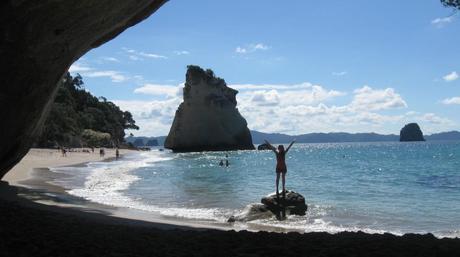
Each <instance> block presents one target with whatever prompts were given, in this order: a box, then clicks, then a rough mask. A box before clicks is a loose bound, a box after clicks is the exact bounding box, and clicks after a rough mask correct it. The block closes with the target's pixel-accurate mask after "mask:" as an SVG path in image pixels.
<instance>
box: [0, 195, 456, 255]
mask: <svg viewBox="0 0 460 257" xmlns="http://www.w3.org/2000/svg"><path fill="white" fill-rule="evenodd" d="M35 205H36V204H35ZM0 210H2V211H1V215H0V228H1V229H0V238H1V243H0V255H1V256H15V257H20V256H33V257H53V256H66V257H73V256H78V257H80V256H88V257H92V256H97V257H100V256H132V257H137V256H162V257H169V256H176V257H180V256H187V257H188V256H200V257H206V256H213V257H215V256H267V257H275V256H283V257H299V256H318V257H319V256H322V257H325V256H340V257H348V256H354V257H369V256H372V257H389V256H391V257H406V256H407V257H415V256H423V257H431V256H447V257H450V256H452V257H453V256H460V240H459V239H437V238H435V237H434V236H432V235H430V234H427V235H414V234H408V235H404V236H394V235H391V234H382V235H380V234H373V235H371V234H366V233H362V232H357V233H356V232H343V233H338V234H334V235H332V234H328V233H324V232H323V233H307V234H300V233H296V232H290V233H274V232H271V233H269V232H257V233H255V232H247V231H240V232H235V231H220V230H207V229H205V230H197V229H192V228H185V227H182V228H180V227H176V228H174V227H169V228H168V227H165V229H159V228H155V224H152V223H147V222H141V221H139V222H133V221H130V220H124V219H119V218H115V217H109V216H104V215H102V214H101V213H98V212H92V213H89V212H87V213H86V214H85V215H81V213H80V212H79V211H76V210H71V209H67V210H66V211H58V210H63V208H60V207H46V206H44V208H37V207H29V206H24V205H22V204H19V203H17V202H7V201H4V200H1V199H0ZM78 213H80V214H79V215H77V214H78ZM156 226H157V227H158V226H161V225H156Z"/></svg>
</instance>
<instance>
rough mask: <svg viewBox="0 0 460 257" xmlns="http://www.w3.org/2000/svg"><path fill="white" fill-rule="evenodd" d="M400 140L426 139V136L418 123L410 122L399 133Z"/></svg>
mask: <svg viewBox="0 0 460 257" xmlns="http://www.w3.org/2000/svg"><path fill="white" fill-rule="evenodd" d="M399 141H401V142H410V141H425V138H423V133H422V130H421V129H420V127H419V126H418V124H417V123H409V124H407V125H405V126H404V127H403V128H402V129H401V132H400V134H399Z"/></svg>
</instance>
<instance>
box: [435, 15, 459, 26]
mask: <svg viewBox="0 0 460 257" xmlns="http://www.w3.org/2000/svg"><path fill="white" fill-rule="evenodd" d="M452 21H454V17H453V16H449V17H443V18H436V19H434V20H432V21H431V24H433V25H435V26H437V27H438V28H441V27H444V26H445V25H446V24H448V23H451V22H452Z"/></svg>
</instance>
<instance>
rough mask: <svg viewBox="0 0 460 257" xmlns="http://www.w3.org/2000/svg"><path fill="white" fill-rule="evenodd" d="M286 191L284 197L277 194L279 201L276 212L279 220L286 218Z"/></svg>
mask: <svg viewBox="0 0 460 257" xmlns="http://www.w3.org/2000/svg"><path fill="white" fill-rule="evenodd" d="M285 200H286V192H283V197H280V196H279V195H277V196H276V202H277V203H278V204H277V205H278V210H277V212H276V214H275V215H276V219H277V220H285V219H286V205H285V202H286V201H285Z"/></svg>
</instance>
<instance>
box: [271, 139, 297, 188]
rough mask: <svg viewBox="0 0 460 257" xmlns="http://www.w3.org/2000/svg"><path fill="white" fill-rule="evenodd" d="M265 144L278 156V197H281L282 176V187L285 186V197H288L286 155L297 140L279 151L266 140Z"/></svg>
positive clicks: (280, 147)
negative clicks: (279, 189)
mask: <svg viewBox="0 0 460 257" xmlns="http://www.w3.org/2000/svg"><path fill="white" fill-rule="evenodd" d="M265 143H267V145H268V146H269V147H270V149H271V150H272V151H273V152H274V153H275V155H276V196H277V197H279V191H278V187H279V182H280V175H281V180H282V185H283V191H282V193H283V197H285V196H286V188H285V185H286V173H287V166H286V154H287V152H288V151H289V149H291V146H292V145H293V144H294V143H295V140H294V141H292V142H291V143H290V144H289V146H288V147H287V148H286V150H285V149H284V146H283V145H279V146H278V150H276V148H275V147H274V146H272V145H271V144H270V143H269V142H268V141H267V140H265Z"/></svg>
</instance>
